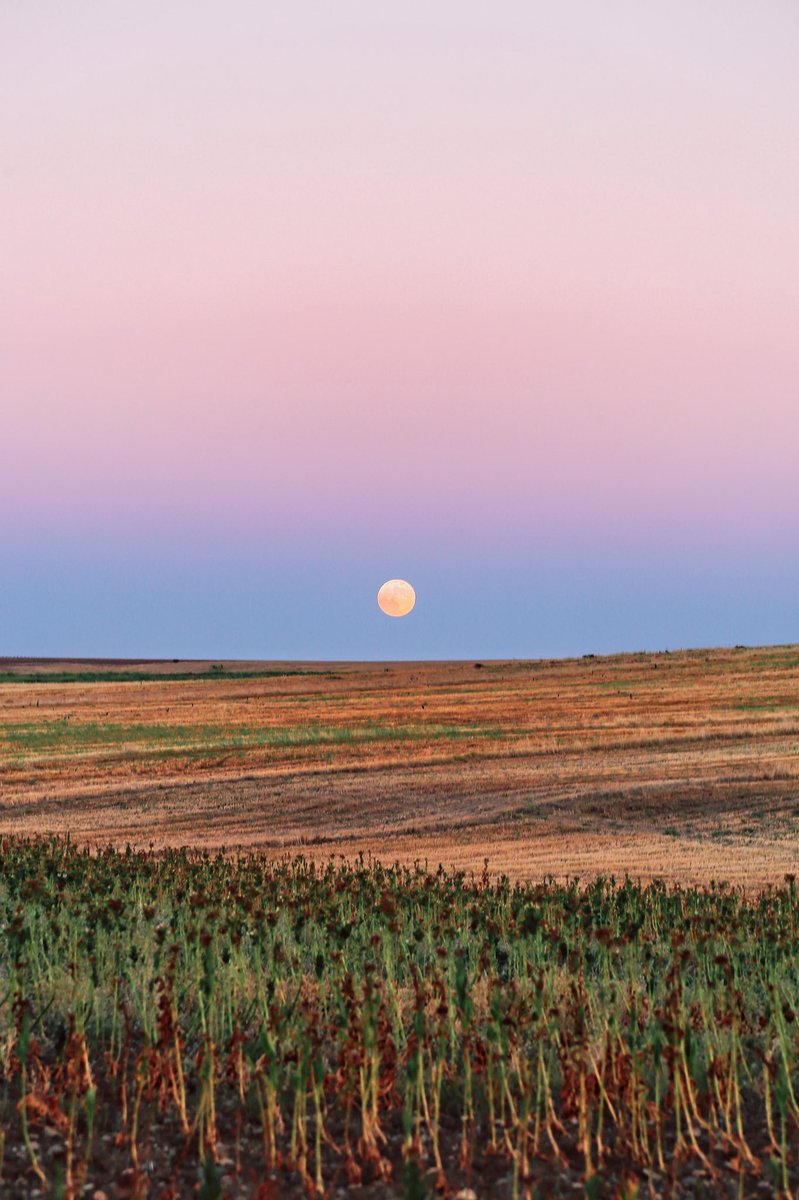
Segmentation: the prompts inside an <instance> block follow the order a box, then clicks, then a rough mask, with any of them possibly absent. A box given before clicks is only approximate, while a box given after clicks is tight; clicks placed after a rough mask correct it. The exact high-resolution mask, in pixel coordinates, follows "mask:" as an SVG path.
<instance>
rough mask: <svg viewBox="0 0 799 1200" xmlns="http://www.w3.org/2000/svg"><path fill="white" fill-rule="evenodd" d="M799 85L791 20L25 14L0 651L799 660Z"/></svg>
mask: <svg viewBox="0 0 799 1200" xmlns="http://www.w3.org/2000/svg"><path fill="white" fill-rule="evenodd" d="M798 81H799V6H797V4H796V3H795V0H773V2H769V3H766V4H761V5H755V4H753V3H751V0H747V2H746V3H743V2H738V0H718V2H713V0H702V3H697V0H668V2H666V0H663V2H662V3H660V2H657V3H656V2H652V3H642V0H629V2H620V0H605V2H603V3H601V4H600V3H596V2H595V0H558V3H535V2H533V0H525V2H518V3H516V2H508V3H501V2H500V3H494V4H487V3H479V4H477V3H471V2H469V0H458V2H457V3H455V2H450V0H436V2H435V3H430V0H424V2H422V0H404V2H403V3H402V4H401V5H400V4H395V5H388V4H375V3H374V0H362V2H357V3H356V2H352V0H337V2H336V3H334V4H331V3H329V2H325V3H322V2H321V0H320V2H319V3H306V2H304V0H292V2H291V3H290V4H276V3H274V4H273V3H267V2H266V0H237V2H236V3H234V4H230V3H228V2H225V3H222V2H221V0H219V2H211V0H170V2H169V3H163V0H158V2H157V3H156V2H155V0H137V2H136V3H135V4H131V3H128V2H127V0H126V2H125V3H117V2H113V0H103V3H102V4H100V3H96V2H95V0H92V2H91V3H89V2H88V0H72V2H71V3H70V4H66V5H65V4H58V3H56V2H55V0H52V2H50V3H38V2H37V0H30V2H29V3H27V2H26V3H21V2H12V3H5V4H3V5H2V7H0V452H1V453H2V460H1V461H2V469H1V470H0V655H2V654H33V655H35V654H42V655H49V654H64V655H78V654H80V655H97V656H101V655H114V656H116V655H119V656H123V655H140V654H141V655H165V656H170V657H171V656H180V657H188V656H194V655H196V656H202V657H217V656H218V657H222V656H230V657H234V656H239V657H277V658H283V657H293V658H324V657H333V658H361V657H369V658H395V657H411V658H415V657H430V658H439V657H442V658H443V657H452V656H454V657H470V656H479V657H511V656H512V657H533V656H543V655H554V654H570V653H585V652H603V651H610V650H616V649H641V648H655V649H657V648H665V647H670V648H676V647H677V646H686V645H717V644H735V643H739V642H745V643H757V642H759V643H766V642H789V641H791V642H795V641H799V219H797V214H798V213H799V137H798V136H797V130H799V82H798ZM397 575H399V576H405V577H407V578H408V579H410V580H411V582H412V583H413V584H414V586H415V587H416V589H417V592H418V597H419V599H418V605H417V609H416V611H415V612H414V614H413V615H412V616H411V617H409V618H407V619H406V620H403V621H392V620H390V619H388V618H386V617H383V616H382V615H381V614H380V612H379V610H378V609H377V605H376V601H375V595H376V592H377V589H378V587H379V585H380V584H381V583H382V582H383V580H384V579H386V578H389V577H392V576H397Z"/></svg>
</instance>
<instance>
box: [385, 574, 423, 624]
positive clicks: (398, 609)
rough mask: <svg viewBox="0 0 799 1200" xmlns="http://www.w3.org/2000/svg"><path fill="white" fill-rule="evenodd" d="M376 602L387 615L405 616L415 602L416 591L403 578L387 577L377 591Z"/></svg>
mask: <svg viewBox="0 0 799 1200" xmlns="http://www.w3.org/2000/svg"><path fill="white" fill-rule="evenodd" d="M377 603H378V604H379V605H380V607H381V608H382V610H383V612H384V613H385V614H386V616H388V617H407V615H408V613H409V612H410V611H411V609H412V608H413V606H414V604H415V603H416V592H415V591H414V590H413V588H412V587H411V585H410V584H409V583H408V582H407V581H406V580H405V579H389V580H388V582H387V583H384V584H383V586H382V587H381V589H380V591H379V592H378V593H377Z"/></svg>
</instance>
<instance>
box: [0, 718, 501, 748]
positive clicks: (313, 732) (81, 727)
mask: <svg viewBox="0 0 799 1200" xmlns="http://www.w3.org/2000/svg"><path fill="white" fill-rule="evenodd" d="M501 736H503V730H501V729H497V728H492V727H486V726H478V725H385V724H368V725H362V726H342V725H318V724H317V725H299V726H298V725H291V726H283V727H279V728H274V727H268V726H267V727H264V726H253V725H247V726H239V727H230V726H225V725H151V724H143V723H142V724H132V725H120V724H111V723H109V724H101V723H98V722H76V721H71V720H63V721H37V722H29V723H25V724H21V725H7V726H5V728H3V729H0V745H1V744H2V743H3V742H4V743H5V745H6V746H7V747H9V748H10V749H11V750H12V751H16V753H17V754H18V755H30V754H44V753H48V752H55V753H57V754H79V753H82V752H85V751H89V750H94V749H106V748H109V747H127V746H136V747H139V748H145V749H151V750H153V751H163V750H167V749H168V750H176V751H185V752H187V753H188V752H192V751H197V750H200V751H219V750H234V751H235V750H250V749H260V748H263V747H266V748H269V747H274V748H277V749H286V748H290V747H295V746H296V747H298V748H306V747H310V746H320V745H363V744H366V743H370V742H402V741H412V742H414V741H415V742H424V741H431V740H434V741H452V740H455V739H463V738H476V737H501Z"/></svg>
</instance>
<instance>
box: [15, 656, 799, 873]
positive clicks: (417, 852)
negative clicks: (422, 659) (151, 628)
mask: <svg viewBox="0 0 799 1200" xmlns="http://www.w3.org/2000/svg"><path fill="white" fill-rule="evenodd" d="M48 677H49V681H47V682H45V680H46V679H47V678H48ZM797 751H799V647H796V646H790V647H776V648H765V649H744V648H740V649H736V650H711V651H690V652H680V653H672V654H669V653H663V654H627V655H619V656H616V657H611V658H601V659H600V658H583V659H576V660H559V661H542V662H520V661H519V662H502V663H499V662H492V663H484V664H479V665H478V664H476V663H474V662H465V663H402V664H398V663H368V664H353V663H346V664H345V663H342V664H338V663H337V664H313V663H307V664H298V663H218V662H217V663H177V662H176V663H171V662H170V663H164V662H157V663H149V662H137V663H131V662H127V661H117V662H91V663H88V662H66V661H64V662H56V661H47V662H43V661H42V660H22V659H16V660H8V659H6V660H0V832H3V833H15V834H29V833H56V834H66V833H70V834H71V836H72V837H73V839H75V840H76V841H77V842H79V843H81V844H83V843H89V844H91V845H93V846H98V845H103V844H107V843H109V842H112V843H115V844H117V845H119V844H126V843H128V842H129V843H130V844H132V845H134V846H138V847H148V846H149V845H150V844H153V845H155V846H156V847H167V846H177V845H181V844H187V843H190V844H192V845H194V846H197V847H209V848H218V847H220V846H226V847H229V848H234V847H239V846H240V847H246V848H250V849H254V848H258V849H266V850H271V851H275V852H279V853H287V854H288V853H294V852H297V851H299V850H302V851H303V852H304V853H305V854H308V855H311V856H314V857H327V856H329V855H331V854H336V855H338V854H344V855H347V856H354V855H357V854H359V853H361V852H363V853H365V854H367V855H372V856H374V857H377V858H381V859H384V860H392V861H393V860H394V859H399V860H401V861H404V862H413V861H414V860H417V859H419V860H424V859H427V860H429V862H430V863H431V864H433V865H437V864H438V863H439V862H440V863H443V864H445V865H446V866H449V867H464V868H466V869H469V870H475V871H477V872H479V871H481V870H482V867H483V862H484V859H485V858H486V857H487V858H488V860H489V868H490V870H491V871H492V872H506V873H507V874H508V875H510V876H511V877H512V878H514V879H522V878H533V879H535V878H541V877H543V876H545V875H552V876H554V877H556V878H559V879H562V878H565V877H567V876H574V875H580V876H584V877H587V876H591V875H596V874H598V873H607V874H615V875H616V876H623V875H625V874H626V873H630V874H631V875H635V876H640V877H642V878H644V879H650V878H656V877H661V878H664V879H667V880H672V881H683V882H704V881H707V880H709V879H711V878H715V879H726V880H729V881H730V882H732V883H735V884H740V885H744V886H746V887H749V888H755V887H758V886H762V885H765V884H768V883H771V882H776V881H779V880H782V878H783V876H784V875H785V874H786V873H790V872H794V871H796V868H797V865H799V754H798V753H797Z"/></svg>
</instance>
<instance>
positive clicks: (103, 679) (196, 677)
mask: <svg viewBox="0 0 799 1200" xmlns="http://www.w3.org/2000/svg"><path fill="white" fill-rule="evenodd" d="M319 674H323V675H326V676H327V677H328V678H335V677H336V676H335V674H334V672H332V671H325V672H319V671H304V670H282V669H281V670H257V671H238V670H236V669H235V668H234V669H231V668H229V667H221V666H220V667H211V668H210V669H209V670H207V671H125V670H120V671H44V670H43V671H0V684H3V683H25V684H31V683H50V684H55V683H164V682H165V681H166V682H170V683H172V682H182V683H187V682H189V681H191V682H192V683H193V682H195V681H207V680H215V681H217V682H219V681H220V680H224V679H284V678H289V677H291V676H294V675H319Z"/></svg>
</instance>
